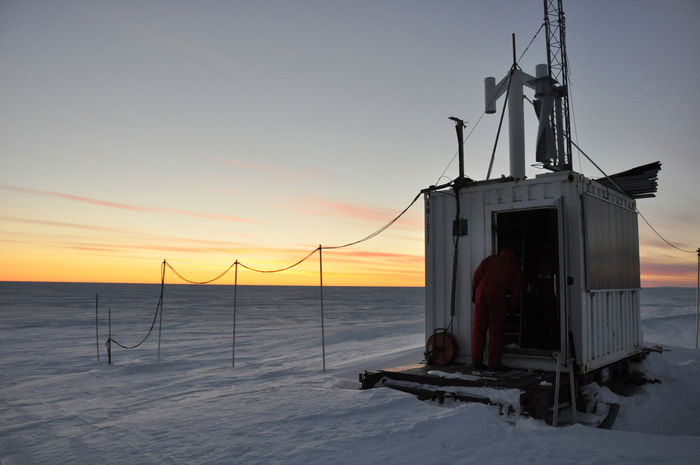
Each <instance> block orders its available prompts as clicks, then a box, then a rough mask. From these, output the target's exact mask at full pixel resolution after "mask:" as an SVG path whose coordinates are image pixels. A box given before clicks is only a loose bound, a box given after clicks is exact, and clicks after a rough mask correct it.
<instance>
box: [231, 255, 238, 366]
mask: <svg viewBox="0 0 700 465" xmlns="http://www.w3.org/2000/svg"><path fill="white" fill-rule="evenodd" d="M234 265H235V266H236V269H235V270H234V274H233V275H234V278H233V348H232V349H231V366H232V367H234V366H236V298H237V297H238V260H236V261H235V263H234Z"/></svg>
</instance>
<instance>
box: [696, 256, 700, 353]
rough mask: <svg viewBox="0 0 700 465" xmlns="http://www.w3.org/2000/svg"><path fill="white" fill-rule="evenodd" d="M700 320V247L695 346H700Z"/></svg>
mask: <svg viewBox="0 0 700 465" xmlns="http://www.w3.org/2000/svg"><path fill="white" fill-rule="evenodd" d="M698 321H700V249H698V287H697V289H696V291H695V348H696V349H697V348H698Z"/></svg>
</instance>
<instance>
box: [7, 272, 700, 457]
mask: <svg viewBox="0 0 700 465" xmlns="http://www.w3.org/2000/svg"><path fill="white" fill-rule="evenodd" d="M96 293H99V297H100V315H99V323H100V336H99V337H100V342H101V344H100V362H99V363H98V362H97V360H96V358H97V347H96V335H95V301H94V299H95V294H96ZM158 295H159V286H149V285H106V284H41V283H0V463H1V464H3V465H6V464H16V463H17V464H19V463H130V464H131V463H159V464H168V463H182V464H184V463H187V464H190V463H245V464H254V463H265V464H268V463H299V464H315V463H319V464H321V463H322V464H331V463H370V464H374V463H420V464H424V463H430V464H438V463H444V464H454V463H487V462H489V463H538V464H540V463H577V464H581V463H583V464H585V463H591V464H593V463H595V464H601V463H611V464H618V463H674V464H682V463H687V464H691V463H692V464H697V463H699V462H700V459H699V458H698V457H700V401H699V400H698V397H699V394H700V352H699V351H697V350H695V349H694V347H695V313H694V312H695V290H694V289H677V288H675V289H674V288H666V289H645V290H644V291H643V297H642V302H643V318H644V320H643V327H644V331H645V339H646V341H647V342H648V343H649V344H652V343H660V344H663V345H664V346H665V347H666V348H669V349H671V350H670V351H668V352H665V353H664V354H663V355H659V354H652V355H651V356H650V357H649V358H648V359H647V360H646V361H645V362H644V363H643V364H642V365H641V367H640V368H641V369H642V370H643V371H644V372H645V374H646V376H647V377H648V378H658V379H659V380H661V381H662V383H661V384H647V385H645V386H643V387H641V388H640V389H639V391H638V392H636V393H635V394H634V395H632V396H630V397H626V398H623V397H617V396H615V395H614V394H612V393H609V392H605V391H602V392H599V394H600V395H601V396H603V397H606V400H608V401H609V400H613V401H616V402H618V403H619V404H620V405H621V411H620V414H619V416H618V418H617V421H616V423H615V425H614V427H613V429H612V430H600V429H595V428H591V427H586V426H582V425H577V426H570V427H562V428H552V427H549V426H547V425H545V424H544V423H543V422H541V421H536V420H532V419H528V418H523V417H520V418H518V417H512V416H511V417H504V416H500V415H499V414H498V411H497V409H496V408H495V407H490V406H484V405H480V404H463V403H449V402H446V403H445V404H444V405H443V406H439V405H437V404H436V403H430V402H420V401H418V400H417V399H416V398H415V397H413V396H410V395H407V394H403V393H401V392H397V391H394V390H391V389H372V390H369V391H360V390H359V389H358V388H359V382H358V373H360V372H362V371H363V370H365V369H367V370H372V369H377V368H381V367H388V366H396V365H399V364H403V363H407V362H417V361H420V360H421V359H422V350H423V289H393V288H326V289H324V297H325V305H324V310H325V312H324V313H325V340H326V371H325V372H323V370H322V347H321V325H320V299H319V290H318V288H299V287H292V288H278V287H239V289H238V297H237V325H236V346H235V367H231V361H232V349H233V347H232V305H233V288H232V287H228V286H207V287H195V286H166V290H165V308H164V317H163V327H162V328H163V330H162V346H161V357H160V359H157V341H158V326H156V328H155V331H154V333H153V334H152V335H151V337H150V338H149V340H148V341H147V342H146V343H144V344H143V345H142V346H141V347H139V348H138V349H135V350H130V351H127V350H123V349H119V348H115V349H114V352H113V364H112V365H111V366H110V365H108V364H107V354H106V352H105V349H104V341H105V340H106V338H107V309H108V308H111V309H112V332H113V337H114V339H116V340H118V341H119V342H122V343H124V344H127V345H128V344H135V343H137V342H139V340H140V339H141V338H143V336H144V335H145V333H146V332H147V331H148V328H149V326H150V324H151V321H152V320H153V312H154V310H155V307H156V302H157V300H158Z"/></svg>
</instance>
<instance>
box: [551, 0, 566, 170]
mask: <svg viewBox="0 0 700 465" xmlns="http://www.w3.org/2000/svg"><path fill="white" fill-rule="evenodd" d="M544 28H545V32H546V34H547V67H548V68H549V77H550V78H552V79H554V80H555V81H556V82H557V83H558V84H559V85H558V86H555V87H554V90H555V92H556V94H558V95H557V98H556V100H555V101H556V111H555V112H552V115H551V117H550V118H551V124H552V128H553V129H554V134H555V138H556V141H557V147H558V150H557V151H558V161H557V169H559V170H562V169H569V170H570V169H571V168H572V164H571V123H570V120H569V66H568V63H567V61H568V60H567V58H566V22H565V20H564V8H563V7H562V0H544Z"/></svg>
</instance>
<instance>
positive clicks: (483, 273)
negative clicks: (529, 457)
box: [472, 249, 523, 368]
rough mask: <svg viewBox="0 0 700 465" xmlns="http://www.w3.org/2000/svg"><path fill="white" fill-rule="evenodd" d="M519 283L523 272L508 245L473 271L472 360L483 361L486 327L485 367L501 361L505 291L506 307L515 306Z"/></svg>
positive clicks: (491, 366) (513, 308) (520, 287)
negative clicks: (486, 363) (487, 349)
mask: <svg viewBox="0 0 700 465" xmlns="http://www.w3.org/2000/svg"><path fill="white" fill-rule="evenodd" d="M522 287H523V274H522V271H521V270H520V264H519V263H518V258H517V257H516V256H515V252H513V251H512V250H510V249H505V250H503V251H502V252H501V253H500V254H498V255H491V256H490V257H487V258H486V259H484V261H483V262H481V264H480V265H479V267H478V268H477V269H476V273H474V280H473V281H472V290H473V291H475V293H476V295H475V299H474V303H475V305H474V332H473V334H472V362H474V363H483V362H484V346H485V345H486V331H487V330H488V331H489V368H498V367H499V366H500V365H501V354H502V352H503V325H504V323H505V321H506V311H507V307H508V294H509V293H510V296H511V298H510V307H511V309H512V310H515V309H516V308H517V306H518V302H519V300H520V291H521V290H522Z"/></svg>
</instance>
